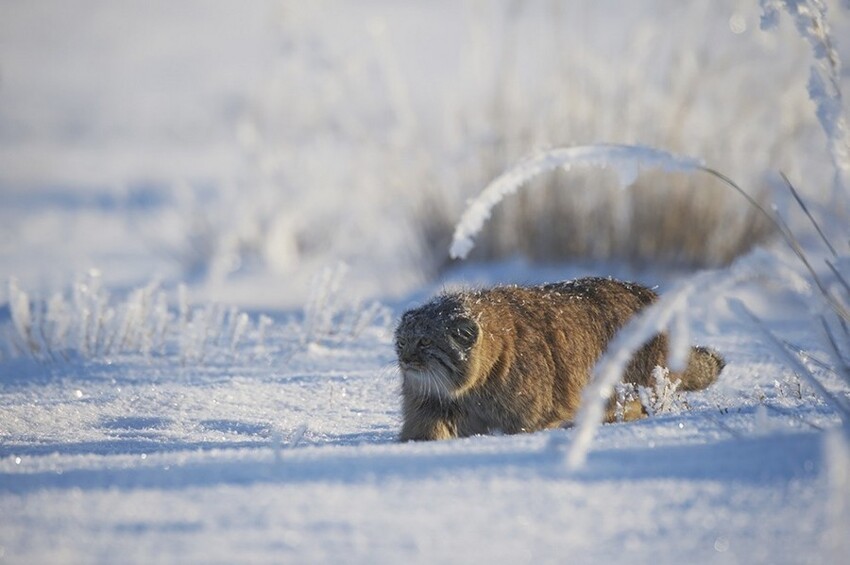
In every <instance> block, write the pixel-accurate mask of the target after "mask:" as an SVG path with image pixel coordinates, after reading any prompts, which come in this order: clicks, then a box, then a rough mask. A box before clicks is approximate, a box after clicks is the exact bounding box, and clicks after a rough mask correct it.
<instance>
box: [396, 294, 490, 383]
mask: <svg viewBox="0 0 850 565" xmlns="http://www.w3.org/2000/svg"><path fill="white" fill-rule="evenodd" d="M478 334H479V329H478V324H476V323H475V322H474V321H473V320H471V319H470V318H469V317H467V316H466V315H465V314H464V313H463V310H462V308H461V307H460V304H459V303H458V302H457V301H456V300H453V299H452V297H442V298H439V299H437V300H435V301H433V302H429V303H428V304H425V305H424V306H421V307H419V308H416V309H414V310H410V311H408V312H406V313H405V314H404V316H402V318H401V322H399V325H398V328H396V332H395V346H396V355H398V365H399V368H400V369H401V373H402V376H403V378H404V380H405V383H406V384H407V385H408V386H411V387H413V388H414V389H415V390H418V391H420V392H421V393H423V394H426V395H428V396H438V397H453V396H455V394H456V393H457V391H458V390H460V389H462V388H463V387H464V385H465V384H466V374H467V362H468V359H469V354H470V351H471V350H472V348H473V346H474V345H475V342H476V341H477V339H478Z"/></svg>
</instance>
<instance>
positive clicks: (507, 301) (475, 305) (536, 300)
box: [463, 277, 657, 335]
mask: <svg viewBox="0 0 850 565" xmlns="http://www.w3.org/2000/svg"><path fill="white" fill-rule="evenodd" d="M656 298H657V295H656V294H655V293H654V292H653V291H652V290H650V289H648V288H646V287H644V286H641V285H639V284H635V283H629V282H623V281H617V280H614V279H608V278H601V277H587V278H581V279H575V280H571V281H563V282H557V283H550V284H544V285H540V286H529V287H524V286H500V287H494V288H490V289H486V290H479V291H472V292H468V293H465V294H464V295H463V302H464V304H465V307H466V309H467V310H468V311H469V312H470V314H471V315H472V317H473V318H474V319H476V320H478V321H479V323H483V325H484V326H485V327H489V329H491V330H492V331H497V330H499V328H502V329H507V328H508V327H511V326H516V325H517V324H520V325H527V326H529V327H534V328H536V329H543V328H552V327H560V326H563V325H569V326H573V327H574V328H575V329H576V330H578V331H582V330H583V329H589V330H590V331H594V327H593V326H596V325H602V326H608V325H609V324H614V325H616V326H617V327H619V326H621V325H622V324H623V323H624V322H625V321H626V320H628V319H629V318H630V317H631V316H633V315H634V313H635V312H637V311H638V310H640V309H642V308H644V307H645V306H647V305H649V304H651V303H652V302H653V301H654V300H655V299H656ZM588 324H590V326H591V327H590V328H588ZM604 329H606V330H608V329H610V330H613V329H615V328H613V327H612V328H607V327H606V328H604ZM605 333H606V334H608V335H610V333H611V332H609V331H606V332H605Z"/></svg>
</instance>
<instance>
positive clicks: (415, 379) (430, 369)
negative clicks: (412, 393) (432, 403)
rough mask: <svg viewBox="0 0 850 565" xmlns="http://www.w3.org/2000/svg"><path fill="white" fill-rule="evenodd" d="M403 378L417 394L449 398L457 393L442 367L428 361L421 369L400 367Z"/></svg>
mask: <svg viewBox="0 0 850 565" xmlns="http://www.w3.org/2000/svg"><path fill="white" fill-rule="evenodd" d="M401 374H402V375H403V376H404V380H405V382H406V383H408V384H409V385H410V386H411V387H412V388H413V389H414V390H416V391H417V392H418V393H419V394H421V395H422V396H426V397H431V398H440V399H443V398H445V399H451V398H455V397H456V396H457V395H456V393H455V391H454V387H453V386H452V385H451V382H452V381H451V378H450V377H449V375H448V373H447V372H446V370H445V368H444V367H441V366H440V365H439V364H438V363H429V364H428V365H427V366H425V368H423V369H412V368H407V369H404V368H403V369H402V370H401Z"/></svg>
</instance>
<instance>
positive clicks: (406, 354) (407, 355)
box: [398, 349, 419, 363]
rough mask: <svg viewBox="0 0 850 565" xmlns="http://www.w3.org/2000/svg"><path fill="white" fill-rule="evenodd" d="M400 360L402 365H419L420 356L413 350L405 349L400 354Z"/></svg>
mask: <svg viewBox="0 0 850 565" xmlns="http://www.w3.org/2000/svg"><path fill="white" fill-rule="evenodd" d="M398 360H399V361H401V362H402V363H417V362H419V355H417V354H416V352H415V351H413V350H411V349H405V350H404V351H402V352H401V353H399V354H398Z"/></svg>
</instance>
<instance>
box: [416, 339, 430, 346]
mask: <svg viewBox="0 0 850 565" xmlns="http://www.w3.org/2000/svg"><path fill="white" fill-rule="evenodd" d="M419 344H420V345H421V346H422V347H428V346H429V345H431V340H430V339H429V338H427V337H423V338H422V340H421V341H420V342H419Z"/></svg>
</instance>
